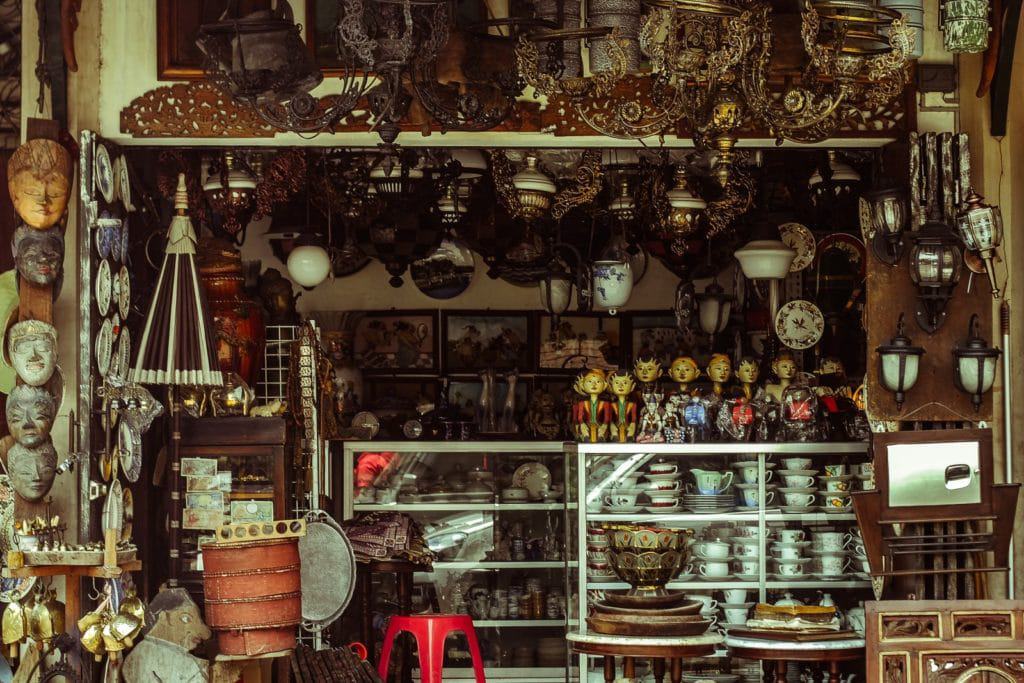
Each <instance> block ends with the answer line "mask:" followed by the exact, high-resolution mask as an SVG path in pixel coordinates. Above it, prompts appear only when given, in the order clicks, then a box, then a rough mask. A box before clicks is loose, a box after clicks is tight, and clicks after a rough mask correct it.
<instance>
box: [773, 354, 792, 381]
mask: <svg viewBox="0 0 1024 683" xmlns="http://www.w3.org/2000/svg"><path fill="white" fill-rule="evenodd" d="M772 372H774V373H775V376H776V377H778V378H779V382H780V383H782V384H784V385H788V384H789V383H790V382H791V381H792V380H793V378H794V377H796V358H795V357H794V356H793V352H792V351H779V353H778V354H777V355H776V356H775V360H773V361H772Z"/></svg>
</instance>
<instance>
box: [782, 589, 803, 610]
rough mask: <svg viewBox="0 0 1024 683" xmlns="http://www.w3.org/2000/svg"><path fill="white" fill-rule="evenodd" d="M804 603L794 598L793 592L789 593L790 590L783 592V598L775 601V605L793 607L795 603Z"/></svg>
mask: <svg viewBox="0 0 1024 683" xmlns="http://www.w3.org/2000/svg"><path fill="white" fill-rule="evenodd" d="M802 604H804V603H802V602H800V601H799V600H797V599H796V598H794V597H793V594H792V593H788V592H787V593H783V595H782V599H781V600H776V601H775V606H776V607H793V606H794V605H802Z"/></svg>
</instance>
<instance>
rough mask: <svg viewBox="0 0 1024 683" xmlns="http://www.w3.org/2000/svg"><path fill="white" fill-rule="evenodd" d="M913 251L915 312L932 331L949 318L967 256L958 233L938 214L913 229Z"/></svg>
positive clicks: (911, 252) (917, 317) (918, 319)
mask: <svg viewBox="0 0 1024 683" xmlns="http://www.w3.org/2000/svg"><path fill="white" fill-rule="evenodd" d="M913 240H914V248H913V249H912V250H911V251H910V279H911V280H913V282H914V284H915V285H916V286H917V300H918V306H917V310H916V311H915V313H914V317H915V319H916V320H917V324H918V325H920V326H921V329H922V330H924V331H925V332H927V333H928V334H932V333H934V332H935V330H937V329H939V327H941V326H942V323H943V321H944V320H945V319H946V304H947V303H948V302H949V299H950V297H951V296H952V295H953V289H954V288H956V284H957V283H958V282H959V281H960V271H961V269H962V267H963V263H964V259H963V255H962V254H961V253H960V246H959V244H958V242H959V240H957V238H956V235H954V234H953V231H952V230H950V229H949V226H947V225H946V224H945V223H943V222H942V221H941V220H939V219H938V217H937V216H936V215H935V210H934V205H933V209H932V212H931V215H930V216H929V218H928V222H927V223H925V224H924V227H922V228H921V229H920V230H918V231H917V232H916V233H913Z"/></svg>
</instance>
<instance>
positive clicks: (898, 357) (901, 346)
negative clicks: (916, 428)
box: [875, 313, 924, 410]
mask: <svg viewBox="0 0 1024 683" xmlns="http://www.w3.org/2000/svg"><path fill="white" fill-rule="evenodd" d="M875 353H877V354H878V356H879V359H878V374H879V379H880V380H881V382H882V386H884V387H885V388H886V389H888V390H889V391H891V392H893V393H894V394H896V409H897V410H900V409H902V408H903V400H904V398H906V393H907V392H908V391H910V390H911V389H913V388H914V384H916V383H917V371H918V368H919V367H920V363H921V356H922V355H924V349H923V348H921V347H920V346H914V345H913V343H912V342H911V340H910V337H908V336H906V334H905V333H904V325H903V314H902V313H900V317H899V320H898V321H897V323H896V336H895V337H893V338H892V340H891V341H890V342H889V343H888V344H885V345H882V346H879V347H878V348H877V349H875Z"/></svg>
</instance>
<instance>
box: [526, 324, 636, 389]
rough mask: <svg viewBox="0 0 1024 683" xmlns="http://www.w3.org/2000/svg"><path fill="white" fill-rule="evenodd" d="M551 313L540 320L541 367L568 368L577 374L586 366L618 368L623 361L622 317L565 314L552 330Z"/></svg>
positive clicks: (539, 359)
mask: <svg viewBox="0 0 1024 683" xmlns="http://www.w3.org/2000/svg"><path fill="white" fill-rule="evenodd" d="M551 323H552V318H551V316H547V315H542V316H540V320H539V322H538V328H539V331H540V335H539V339H540V342H539V344H538V348H539V353H540V355H539V358H538V360H537V367H538V369H540V370H551V371H556V370H564V371H567V372H571V373H572V374H575V373H576V372H577V371H578V370H581V369H582V368H601V369H603V370H606V371H608V372H615V371H616V370H618V369H619V365H620V363H621V362H622V338H621V334H620V332H621V320H620V319H619V318H618V317H615V318H612V317H604V316H601V315H563V316H560V317H559V319H558V323H559V324H558V328H557V329H556V330H554V334H552V330H551Z"/></svg>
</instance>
